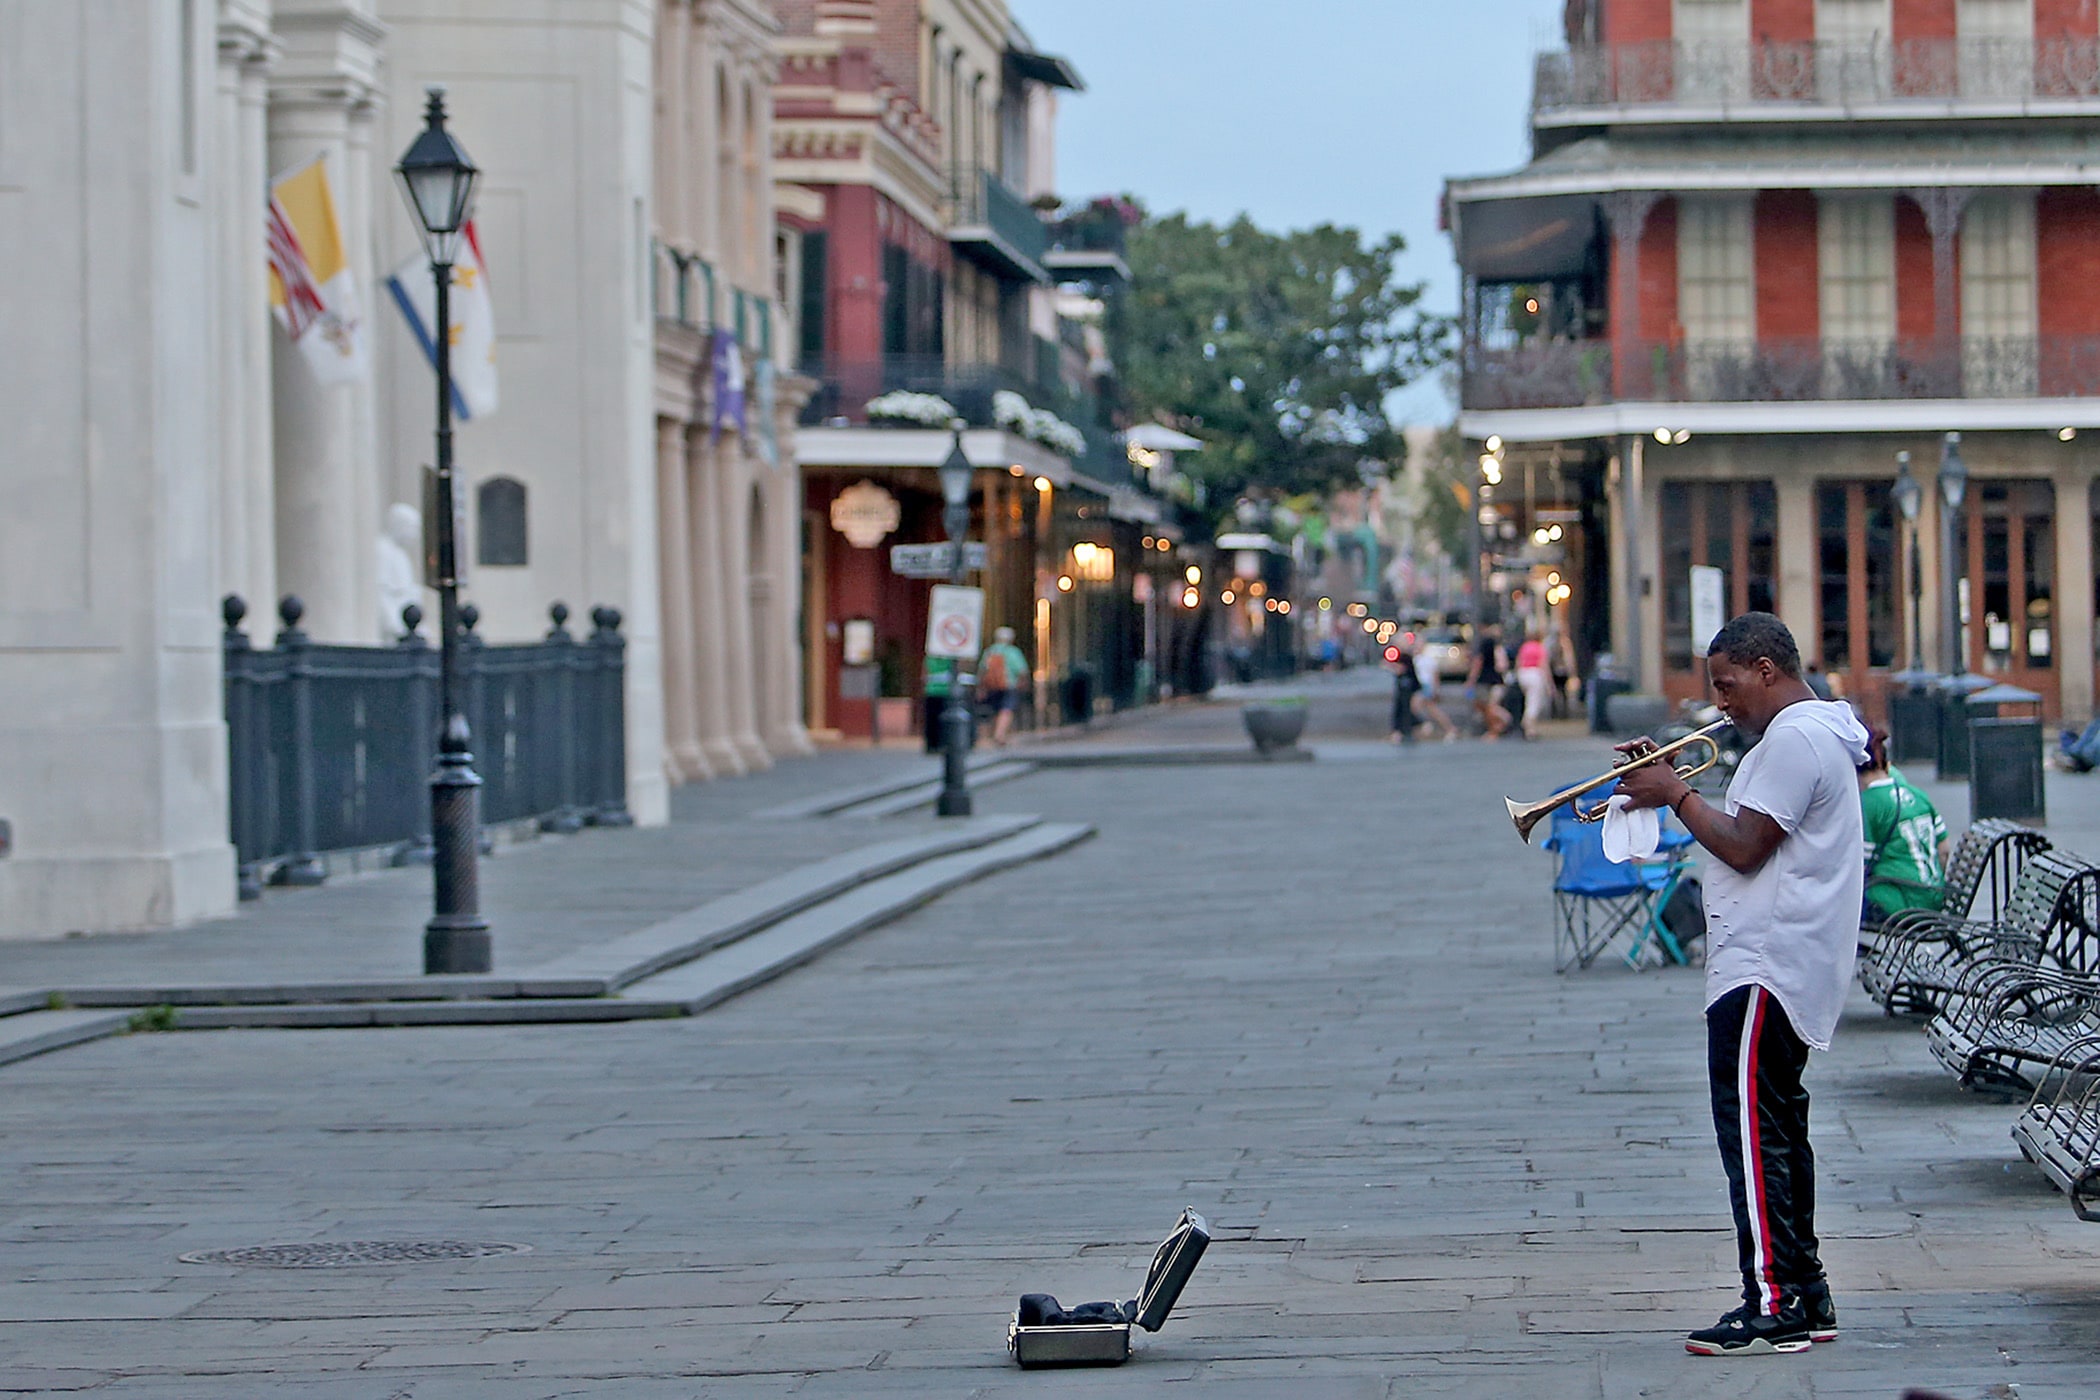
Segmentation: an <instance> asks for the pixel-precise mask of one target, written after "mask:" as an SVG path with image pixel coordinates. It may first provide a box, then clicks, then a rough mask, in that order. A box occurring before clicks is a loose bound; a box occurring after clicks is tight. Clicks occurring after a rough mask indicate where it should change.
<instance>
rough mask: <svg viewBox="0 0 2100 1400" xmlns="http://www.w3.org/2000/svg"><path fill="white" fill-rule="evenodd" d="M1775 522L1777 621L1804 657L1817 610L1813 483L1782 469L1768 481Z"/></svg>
mask: <svg viewBox="0 0 2100 1400" xmlns="http://www.w3.org/2000/svg"><path fill="white" fill-rule="evenodd" d="M1772 491H1773V495H1774V496H1775V497H1776V498H1777V507H1778V515H1779V524H1778V531H1777V534H1776V537H1775V539H1774V541H1773V548H1772V555H1773V558H1774V559H1776V560H1777V561H1778V567H1779V580H1778V589H1777V592H1778V602H1779V620H1780V621H1782V622H1784V623H1785V624H1786V625H1787V630H1789V631H1791V632H1792V633H1793V634H1794V640H1795V641H1796V642H1798V643H1799V644H1800V646H1801V653H1802V656H1803V658H1804V659H1806V658H1807V657H1810V656H1813V655H1814V654H1815V639H1816V628H1817V625H1818V618H1819V614H1818V610H1817V606H1816V588H1817V585H1818V583H1819V582H1820V581H1821V580H1820V579H1819V577H1818V570H1819V569H1820V567H1821V565H1820V561H1819V560H1818V558H1817V553H1816V483H1815V482H1814V481H1812V480H1810V479H1809V478H1807V477H1805V476H1801V475H1799V474H1796V473H1792V472H1786V473H1781V474H1779V477H1778V479H1777V480H1776V481H1774V482H1773V483H1772Z"/></svg>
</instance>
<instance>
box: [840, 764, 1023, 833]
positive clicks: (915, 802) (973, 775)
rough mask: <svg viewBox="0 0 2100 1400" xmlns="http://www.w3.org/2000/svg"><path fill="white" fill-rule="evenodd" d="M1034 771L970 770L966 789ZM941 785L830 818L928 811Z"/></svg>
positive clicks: (1018, 767) (1013, 767)
mask: <svg viewBox="0 0 2100 1400" xmlns="http://www.w3.org/2000/svg"><path fill="white" fill-rule="evenodd" d="M1034 771H1035V765H1034V764H1033V763H1024V762H1005V763H988V764H986V765H984V766H983V767H982V768H972V769H971V770H970V788H971V790H972V791H975V790H976V789H978V788H987V787H994V786H996V785H998V784H1000V783H1010V782H1012V781H1013V780H1014V779H1015V778H1025V777H1027V776H1028V775H1029V774H1030V773H1033V772H1034ZM942 783H943V780H942V779H939V778H936V779H934V780H933V781H932V782H930V783H919V784H918V785H916V786H914V787H908V788H905V789H904V790H903V791H901V792H894V793H891V794H890V795H889V796H887V797H880V798H877V799H875V800H874V801H872V802H863V803H861V804H860V805H859V806H856V807H847V808H845V809H843V810H842V811H839V812H835V813H833V815H834V816H839V817H857V818H861V819H864V820H872V819H874V818H877V817H894V816H896V815H897V814H898V813H900V812H909V811H911V810H912V809H913V808H916V807H931V806H932V805H933V804H934V802H935V801H937V800H938V799H939V797H940V795H941V787H942Z"/></svg>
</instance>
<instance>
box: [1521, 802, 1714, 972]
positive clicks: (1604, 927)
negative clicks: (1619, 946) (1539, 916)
mask: <svg viewBox="0 0 2100 1400" xmlns="http://www.w3.org/2000/svg"><path fill="white" fill-rule="evenodd" d="M1617 787H1618V784H1616V783H1613V784H1611V785H1609V786H1607V787H1603V788H1599V789H1598V790H1597V791H1596V792H1595V794H1593V796H1592V797H1590V798H1585V799H1584V803H1585V805H1588V804H1589V803H1590V802H1592V801H1595V802H1602V801H1604V800H1605V799H1606V798H1608V797H1610V796H1611V794H1612V793H1613V791H1615V790H1616V789H1617ZM1662 820H1663V832H1662V844H1661V846H1660V848H1659V849H1658V850H1657V851H1656V854H1655V858H1654V859H1652V860H1643V861H1625V862H1620V861H1612V860H1607V859H1605V856H1604V824H1603V823H1602V822H1594V823H1593V822H1581V821H1577V820H1576V819H1575V811H1574V808H1573V807H1572V806H1570V807H1562V808H1560V809H1559V810H1557V811H1555V812H1554V814H1553V816H1552V818H1551V823H1552V824H1551V826H1550V828H1549V829H1548V831H1547V835H1546V840H1545V842H1544V847H1543V848H1544V849H1545V850H1548V851H1551V852H1553V854H1554V855H1555V856H1556V857H1557V858H1558V860H1559V869H1558V871H1557V872H1556V873H1555V874H1554V877H1553V970H1554V971H1556V972H1566V971H1567V970H1568V969H1569V968H1571V967H1588V966H1589V965H1590V964H1591V963H1593V962H1595V961H1596V960H1597V956H1598V954H1600V953H1602V952H1603V951H1604V950H1605V949H1606V948H1608V947H1610V946H1611V943H1612V940H1614V939H1616V938H1618V937H1619V936H1620V935H1621V934H1625V935H1627V936H1628V941H1627V944H1626V950H1625V952H1624V954H1623V955H1622V956H1624V958H1625V959H1626V963H1627V966H1629V967H1639V966H1641V963H1642V959H1643V954H1644V950H1645V949H1646V948H1647V946H1648V942H1649V940H1650V939H1653V940H1655V946H1656V948H1657V951H1658V952H1659V954H1660V955H1661V957H1662V958H1663V959H1664V960H1666V961H1669V962H1674V963H1677V964H1679V965H1682V964H1684V963H1685V962H1686V957H1685V952H1684V949H1683V947H1681V946H1680V945H1679V944H1678V942H1677V939H1676V937H1675V935H1673V934H1672V933H1671V932H1670V930H1669V928H1668V926H1667V925H1665V924H1664V923H1663V921H1662V911H1663V907H1664V906H1665V905H1667V904H1668V903H1669V902H1670V896H1671V895H1672V894H1675V893H1676V891H1677V885H1678V882H1679V881H1681V880H1682V879H1683V878H1684V876H1685V872H1686V871H1687V870H1688V869H1689V868H1690V865H1691V862H1690V859H1689V858H1688V856H1687V855H1686V850H1687V848H1688V847H1690V846H1691V844H1692V836H1691V833H1690V832H1688V831H1686V830H1684V829H1683V828H1682V827H1680V826H1678V825H1677V824H1676V823H1675V822H1674V821H1672V820H1671V819H1670V817H1669V814H1668V813H1664V814H1663V819H1662Z"/></svg>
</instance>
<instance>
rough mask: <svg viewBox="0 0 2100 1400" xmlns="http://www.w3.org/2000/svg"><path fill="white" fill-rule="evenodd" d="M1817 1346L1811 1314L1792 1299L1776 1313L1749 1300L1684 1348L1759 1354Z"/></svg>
mask: <svg viewBox="0 0 2100 1400" xmlns="http://www.w3.org/2000/svg"><path fill="white" fill-rule="evenodd" d="M1813 1345H1815V1343H1813V1342H1811V1341H1810V1340H1809V1334H1808V1318H1807V1315H1806V1314H1804V1313H1803V1312H1802V1311H1801V1307H1800V1304H1798V1303H1796V1302H1794V1301H1793V1300H1791V1299H1789V1300H1787V1301H1786V1302H1784V1303H1782V1304H1781V1306H1780V1309H1779V1311H1778V1312H1776V1313H1761V1312H1757V1311H1755V1310H1753V1309H1752V1308H1751V1306H1750V1305H1749V1304H1748V1303H1745V1304H1743V1306H1741V1307H1739V1308H1737V1309H1736V1310H1735V1311H1734V1312H1730V1313H1723V1314H1722V1315H1721V1320H1720V1321H1719V1322H1716V1323H1715V1324H1714V1325H1713V1326H1711V1327H1702V1328H1700V1329H1699V1330H1698V1331H1696V1332H1694V1333H1692V1335H1690V1336H1689V1337H1686V1338H1685V1339H1684V1349H1685V1350H1686V1351H1688V1352H1690V1353H1691V1354H1692V1355H1694V1356H1759V1355H1763V1354H1766V1353H1769V1352H1795V1351H1807V1350H1808V1349H1809V1348H1810V1347H1811V1346H1813Z"/></svg>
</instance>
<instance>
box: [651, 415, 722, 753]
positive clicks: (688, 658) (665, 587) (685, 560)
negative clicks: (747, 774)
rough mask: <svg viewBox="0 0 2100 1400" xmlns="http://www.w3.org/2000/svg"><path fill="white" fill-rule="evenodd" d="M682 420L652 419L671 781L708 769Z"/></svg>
mask: <svg viewBox="0 0 2100 1400" xmlns="http://www.w3.org/2000/svg"><path fill="white" fill-rule="evenodd" d="M685 431H686V429H685V424H683V423H681V422H679V421H678V420H677V419H675V418H659V419H657V420H656V493H657V506H656V532H657V548H658V550H659V557H658V561H657V567H658V568H659V569H661V570H662V574H661V576H660V580H659V586H658V592H659V593H660V594H661V595H662V598H663V639H664V643H663V644H664V742H665V744H666V745H667V746H668V752H669V759H670V762H669V767H670V770H671V776H672V778H673V780H674V781H677V782H700V781H705V780H706V779H708V778H712V777H713V776H714V775H715V774H714V768H713V766H712V765H710V764H709V763H708V761H707V755H706V754H705V753H703V752H701V749H700V714H699V702H698V697H697V696H696V695H695V693H694V686H693V573H692V556H691V552H690V551H689V550H688V548H687V537H686V529H685V520H686V510H687V505H686V498H685V487H686V466H685Z"/></svg>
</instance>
